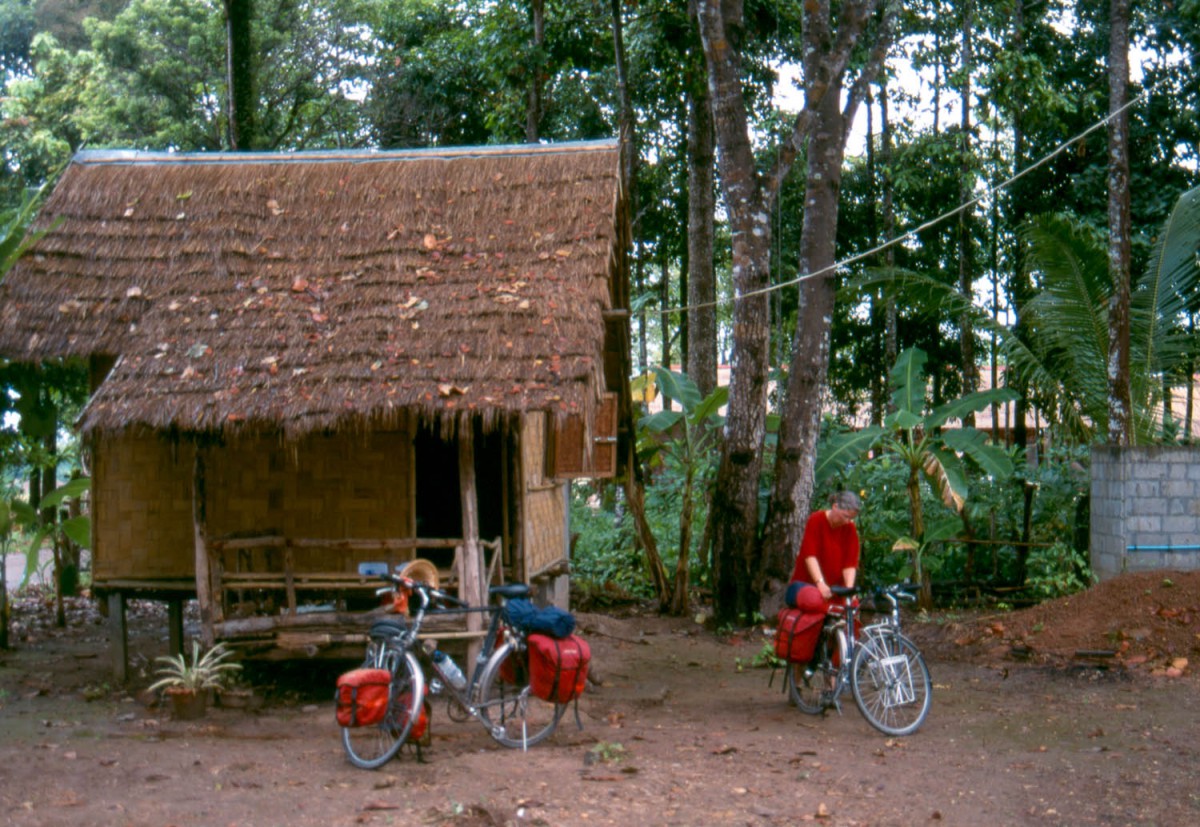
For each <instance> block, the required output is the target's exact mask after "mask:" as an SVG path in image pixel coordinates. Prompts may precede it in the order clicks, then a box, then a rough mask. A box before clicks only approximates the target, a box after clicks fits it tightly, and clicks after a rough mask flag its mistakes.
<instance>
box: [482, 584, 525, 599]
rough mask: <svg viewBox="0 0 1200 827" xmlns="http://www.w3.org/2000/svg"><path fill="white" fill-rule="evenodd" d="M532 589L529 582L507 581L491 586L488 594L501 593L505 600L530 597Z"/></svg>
mask: <svg viewBox="0 0 1200 827" xmlns="http://www.w3.org/2000/svg"><path fill="white" fill-rule="evenodd" d="M532 591H533V590H532V589H531V588H529V584H528V583H505V584H504V585H502V586H492V587H490V588H489V589H488V594H493V595H499V596H500V597H503V598H504V599H505V600H518V599H520V598H523V597H529V595H530V593H531V592H532Z"/></svg>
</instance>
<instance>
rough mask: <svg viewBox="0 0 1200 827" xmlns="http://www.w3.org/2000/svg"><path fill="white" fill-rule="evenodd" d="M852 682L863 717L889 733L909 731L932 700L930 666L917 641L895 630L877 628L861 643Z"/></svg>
mask: <svg viewBox="0 0 1200 827" xmlns="http://www.w3.org/2000/svg"><path fill="white" fill-rule="evenodd" d="M850 686H851V688H852V689H853V690H854V701H855V703H857V704H858V708H859V709H860V710H861V711H862V714H863V717H864V718H866V719H867V721H868V722H870V724H871V726H873V727H875V728H876V729H877V730H879V731H880V732H882V733H884V734H886V735H909V734H911V733H913V732H916V731H917V728H918V727H919V726H921V724H922V723H924V722H925V717H926V716H927V715H928V714H929V706H930V704H931V703H932V702H933V693H932V688H933V683H932V681H931V680H930V678H929V667H928V666H926V665H925V658H924V657H922V656H921V652H920V650H919V649H917V645H916V644H915V643H913V642H912V641H911V640H909V639H908V638H906V637H905V636H904V635H902V634H900V633H899V632H896V631H890V630H883V631H879V632H875V633H873V634H871V635H869V636H867V637H866V638H864V640H863V642H862V643H861V644H860V645H859V647H858V651H857V652H855V653H854V663H853V664H852V665H851V671H850Z"/></svg>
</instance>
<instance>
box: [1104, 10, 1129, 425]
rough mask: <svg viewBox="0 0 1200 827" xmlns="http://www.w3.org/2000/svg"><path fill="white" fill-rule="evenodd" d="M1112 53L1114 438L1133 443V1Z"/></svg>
mask: <svg viewBox="0 0 1200 827" xmlns="http://www.w3.org/2000/svg"><path fill="white" fill-rule="evenodd" d="M1109 32H1110V42H1109V52H1108V110H1109V121H1108V272H1109V276H1110V277H1111V278H1112V285H1113V291H1112V298H1111V299H1110V300H1109V304H1108V377H1109V389H1108V442H1109V444H1111V445H1130V444H1132V441H1133V412H1132V401H1131V398H1130V389H1129V302H1130V295H1129V290H1130V287H1129V266H1130V264H1129V262H1130V235H1131V232H1130V214H1129V114H1128V111H1127V110H1126V108H1125V105H1126V102H1127V100H1128V89H1129V0H1111V2H1110V5H1109Z"/></svg>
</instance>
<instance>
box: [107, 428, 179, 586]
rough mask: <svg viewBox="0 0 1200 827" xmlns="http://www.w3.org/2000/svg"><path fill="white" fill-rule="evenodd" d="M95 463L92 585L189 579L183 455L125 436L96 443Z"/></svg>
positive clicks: (155, 440)
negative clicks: (111, 581) (125, 580)
mask: <svg viewBox="0 0 1200 827" xmlns="http://www.w3.org/2000/svg"><path fill="white" fill-rule="evenodd" d="M95 456H96V461H95V463H94V468H93V475H92V488H93V495H92V517H93V531H94V532H95V541H94V545H95V549H94V552H95V553H94V555H93V563H92V565H93V575H94V577H95V578H96V579H98V580H107V579H114V578H128V577H139V578H140V577H147V578H161V577H168V578H170V577H191V576H192V574H193V571H194V566H195V564H194V561H193V550H192V535H191V531H192V505H191V497H192V483H191V468H192V454H191V450H190V448H189V447H188V446H186V445H175V444H173V443H171V442H168V441H167V440H164V439H161V438H159V437H158V436H155V435H152V434H149V435H140V436H139V435H130V434H126V435H122V436H110V437H101V438H100V439H99V440H98V442H97V445H96V450H95Z"/></svg>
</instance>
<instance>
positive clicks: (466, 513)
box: [458, 420, 487, 674]
mask: <svg viewBox="0 0 1200 827" xmlns="http://www.w3.org/2000/svg"><path fill="white" fill-rule="evenodd" d="M458 484H459V491H460V493H461V495H462V535H463V547H462V554H460V555H459V564H460V565H461V567H462V569H461V571H460V572H459V581H460V582H459V584H458V596H459V598H460V599H462V600H465V601H467V602H468V603H470V604H471V605H472V606H485V605H487V590H486V589H485V588H484V586H483V558H482V556H481V555H482V551H481V550H480V548H479V497H478V496H477V493H476V485H475V429H474V427H473V425H472V424H471V422H470V421H469V420H464V421H462V422H460V424H459V428H458ZM482 628H483V616H482V615H481V614H478V613H476V612H471V613H470V614H468V615H467V631H469V632H478V631H479V630H481V629H482ZM479 649H480V646H479V641H478V640H473V641H471V643H470V644H468V646H467V663H466V670H467V674H470V673H471V670H472V669H474V663H475V659H476V657H477V656H478V655H479Z"/></svg>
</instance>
